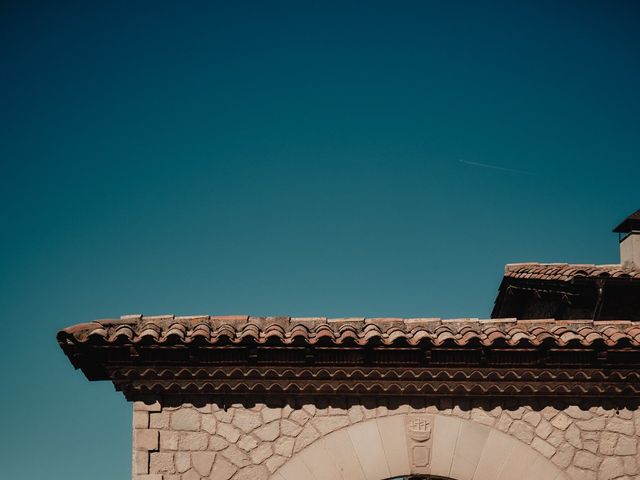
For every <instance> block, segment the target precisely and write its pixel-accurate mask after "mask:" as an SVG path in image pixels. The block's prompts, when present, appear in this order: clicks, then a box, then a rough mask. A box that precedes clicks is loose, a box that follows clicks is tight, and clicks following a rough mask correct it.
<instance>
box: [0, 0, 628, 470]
mask: <svg viewBox="0 0 640 480" xmlns="http://www.w3.org/2000/svg"><path fill="white" fill-rule="evenodd" d="M133 4H135V5H133ZM638 5H639V4H638V2H632V1H629V2H622V1H617V2H609V1H602V2H584V1H580V2H571V1H564V2H555V1H554V2H531V3H526V2H511V1H505V2H502V3H500V2H486V3H482V2H475V1H474V2H468V3H466V2H438V3H436V2H408V1H407V2H399V1H393V2H392V1H389V2H345V1H339V2H326V1H325V2H290V3H289V2H256V3H250V2H203V3H197V2H158V1H154V2H143V1H139V2H129V1H127V2H118V1H114V2H38V3H35V2H28V1H17V0H13V1H8V0H5V1H3V2H2V3H0V71H1V72H2V73H1V75H0V111H1V112H2V114H1V115H0V164H1V169H2V170H1V174H0V212H1V219H2V224H1V225H2V230H1V233H2V235H1V236H0V246H1V249H0V307H1V309H0V311H1V312H2V315H3V322H2V337H3V339H4V345H3V347H2V349H1V350H0V355H1V357H2V358H1V360H2V365H3V372H4V373H3V379H2V384H3V389H2V390H3V393H2V394H1V395H0V408H2V412H3V415H2V435H0V457H1V458H2V471H3V474H4V475H5V478H11V479H20V480H23V479H41V478H47V479H86V478H91V479H92V480H103V479H104V480H106V479H110V480H111V479H114V478H127V477H128V476H129V472H130V462H131V460H130V423H131V418H130V405H128V404H127V403H126V402H125V401H124V398H123V397H122V396H121V395H120V394H118V393H116V392H115V391H114V390H113V387H112V386H111V385H110V384H108V383H89V382H87V381H86V380H85V379H84V377H83V376H82V375H81V374H80V373H79V372H75V371H73V369H72V368H71V366H70V364H69V362H68V361H67V360H66V358H65V357H64V356H63V354H62V353H61V351H60V350H59V348H58V346H57V344H56V342H55V333H56V331H57V330H58V329H60V328H62V327H64V326H67V325H70V324H73V323H78V322H83V321H87V320H90V319H95V318H104V317H113V316H119V315H121V314H125V313H146V314H158V313H177V314H200V313H216V314H230V313H248V314H255V315H326V316H352V315H354V316H365V315H366V316H387V315H388V316H442V317H458V316H474V317H487V316H488V315H489V313H490V310H491V306H492V302H493V299H494V296H495V293H496V289H497V286H498V284H499V281H500V278H501V273H502V268H503V265H504V264H505V263H508V262H517V261H567V262H586V263H613V262H617V260H618V246H617V239H616V237H615V235H614V234H611V233H610V230H611V228H612V227H613V226H614V224H615V223H616V222H617V221H619V220H621V219H622V218H623V217H624V216H626V215H627V214H629V213H631V212H632V211H634V210H635V209H637V208H640V190H639V188H638V185H639V178H640V156H639V154H640V135H639V133H640V116H639V115H640V95H639V93H638V92H639V91H638V86H639V85H640V30H639V29H638V28H637V26H638V24H640V7H639V6H638Z"/></svg>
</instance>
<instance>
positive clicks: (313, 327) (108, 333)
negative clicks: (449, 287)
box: [58, 315, 640, 347]
mask: <svg viewBox="0 0 640 480" xmlns="http://www.w3.org/2000/svg"><path fill="white" fill-rule="evenodd" d="M196 339H201V340H202V341H205V342H208V343H209V344H220V343H222V344H224V343H227V344H228V343H230V344H239V343H242V342H243V341H251V342H255V343H258V344H264V343H266V342H267V341H274V340H277V341H279V342H281V343H282V344H285V345H286V344H291V343H293V342H296V341H298V342H299V341H302V342H305V343H307V344H309V345H315V344H317V343H319V342H324V343H330V344H335V345H342V344H349V343H350V344H354V343H355V344H356V345H366V344H369V343H371V342H375V343H376V344H379V345H383V346H384V345H391V344H393V343H394V342H406V344H408V345H418V344H431V345H433V346H442V345H444V344H446V343H448V342H453V344H455V345H459V346H464V345H468V344H470V343H474V342H479V343H480V344H482V345H484V346H491V345H493V344H494V343H496V342H500V343H501V344H505V343H506V344H507V345H510V346H515V345H523V344H529V345H531V346H539V345H542V344H543V343H551V344H555V345H556V346H560V347H561V346H566V345H569V344H572V345H582V346H589V345H592V344H594V343H602V344H604V345H606V346H609V347H612V346H616V345H617V344H618V343H621V342H625V343H627V344H630V345H632V346H636V347H637V346H640V325H638V324H637V323H634V322H630V321H592V320H571V321H561V320H558V321H556V320H553V319H539V320H515V319H492V320H478V319H452V320H440V319H434V318H424V319H415V318H414V319H399V318H393V319H386V318H385V319H364V318H350V319H336V320H334V319H326V318H322V317H320V318H313V319H309V318H289V317H248V316H234V317H216V316H211V317H203V316H199V317H174V316H154V317H145V316H137V315H136V316H126V317H122V318H121V319H120V320H96V321H94V322H89V323H83V324H79V325H74V326H71V327H69V328H65V329H64V330H62V331H60V332H59V333H58V341H59V342H60V343H61V344H62V345H64V344H92V343H101V344H104V343H117V342H119V343H122V342H124V343H128V342H130V343H132V344H137V343H140V342H143V341H144V342H146V343H148V344H163V343H165V342H177V343H183V344H189V343H191V342H193V341H196Z"/></svg>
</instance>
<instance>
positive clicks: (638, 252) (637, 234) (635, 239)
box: [613, 210, 640, 270]
mask: <svg viewBox="0 0 640 480" xmlns="http://www.w3.org/2000/svg"><path fill="white" fill-rule="evenodd" d="M613 231H614V232H616V233H618V234H619V235H620V263H621V264H622V266H623V267H624V268H629V269H632V270H640V210H638V211H636V212H635V213H632V214H631V215H629V216H628V217H627V218H625V219H624V220H623V221H622V223H621V224H620V225H618V226H617V227H616V228H614V229H613Z"/></svg>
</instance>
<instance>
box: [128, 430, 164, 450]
mask: <svg viewBox="0 0 640 480" xmlns="http://www.w3.org/2000/svg"><path fill="white" fill-rule="evenodd" d="M159 438H160V436H159V432H158V430H135V431H134V433H133V446H134V449H135V450H158V444H159Z"/></svg>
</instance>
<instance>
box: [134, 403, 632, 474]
mask: <svg viewBox="0 0 640 480" xmlns="http://www.w3.org/2000/svg"><path fill="white" fill-rule="evenodd" d="M500 405H501V402H497V403H495V404H485V405H471V404H469V403H468V401H465V400H464V399H463V400H461V401H456V402H454V401H452V400H450V399H444V400H441V401H439V402H437V405H421V404H415V403H414V404H412V405H407V404H402V403H400V404H398V405H390V404H389V403H387V402H385V401H384V400H383V401H382V402H381V403H377V402H376V401H375V400H373V399H369V400H368V401H364V402H362V404H351V405H347V403H346V401H345V403H344V404H340V402H337V403H336V402H335V401H333V405H331V406H329V405H320V404H318V402H315V404H314V403H312V402H311V401H307V402H305V401H299V402H298V407H297V408H292V407H291V406H290V405H288V404H287V405H284V406H281V407H274V406H266V405H264V404H262V403H256V404H254V405H247V406H243V405H241V404H239V403H238V404H233V405H230V406H229V407H228V408H226V409H223V408H221V407H220V406H218V404H216V403H212V404H198V403H197V402H195V401H194V404H191V403H180V404H179V405H177V406H173V404H172V403H171V402H169V401H167V400H165V401H161V402H158V401H156V402H153V403H144V402H135V403H134V412H133V428H134V430H133V478H134V479H135V480H199V479H205V478H206V479H215V480H229V479H233V480H266V479H268V478H270V477H273V478H278V479H279V480H282V479H285V480H288V479H287V478H285V476H284V474H283V475H280V471H284V469H281V470H280V471H279V469H280V467H282V466H283V465H285V463H287V462H288V461H289V460H290V459H292V458H294V457H295V456H296V455H297V454H298V453H299V452H301V451H303V450H304V449H305V448H306V447H309V448H311V447H310V446H312V445H313V444H314V442H316V441H317V440H318V439H321V438H323V437H326V436H327V435H330V434H332V432H336V431H338V430H341V429H347V428H348V427H350V426H352V425H357V424H360V423H363V422H366V421H367V420H370V419H381V418H384V417H390V416H396V415H404V416H405V417H407V418H409V417H408V416H411V415H413V414H422V415H431V416H434V417H437V418H443V417H450V418H460V419H465V420H468V422H465V424H467V423H468V424H469V425H481V426H483V428H484V429H485V430H486V431H487V432H489V431H496V432H503V433H504V434H505V435H506V436H508V437H510V438H511V439H514V440H515V441H516V442H517V443H518V445H519V444H523V445H527V446H530V449H533V450H535V452H537V453H536V454H535V455H536V456H537V457H540V458H541V459H548V462H547V463H549V465H551V464H553V466H555V468H557V469H558V471H561V472H563V473H562V475H561V476H558V477H554V478H563V479H564V478H567V479H571V480H609V479H620V480H630V479H635V480H639V479H640V468H639V467H640V457H639V455H638V437H639V436H640V413H639V412H638V410H629V409H627V408H622V409H616V408H613V407H603V406H591V407H588V408H587V407H584V408H580V407H578V406H575V405H565V404H558V405H555V406H542V405H533V406H531V405H524V406H520V405H516V404H512V405H510V406H508V407H507V406H500ZM487 427H488V428H487ZM478 431H480V430H478ZM437 434H438V433H437V432H436V433H434V435H437ZM459 435H461V434H459ZM469 435H471V436H472V435H473V434H472V433H470V434H469ZM505 435H502V437H505ZM455 441H456V440H455V439H454V444H453V445H455ZM477 441H480V440H477ZM402 442H404V440H402V441H401V442H400V443H402ZM457 442H458V443H459V444H462V440H460V438H458V440H457ZM482 442H486V435H485V437H484V440H482ZM478 445H480V446H481V444H478ZM477 449H478V447H477V446H474V447H473V448H470V450H477ZM480 450H482V448H480ZM436 455H437V454H436V452H435V451H434V452H433V455H432V458H431V462H432V463H433V462H436V461H437V459H436V458H433V457H435V456H436ZM478 455H480V454H478ZM475 462H476V463H478V462H480V463H482V460H481V459H475ZM474 469H476V467H473V468H472V469H471V474H468V473H459V474H457V476H458V477H460V478H456V477H455V476H453V473H450V475H451V476H452V478H456V480H467V479H466V478H462V477H465V476H466V477H467V478H468V479H469V480H472V479H473V480H475V479H477V478H479V477H478V476H474ZM453 470H455V469H454V468H453V467H452V472H453ZM460 472H462V470H461V471H460ZM403 473H406V474H408V473H410V472H403ZM475 473H476V474H477V475H481V474H480V473H478V472H475ZM367 480H382V478H380V479H369V478H367ZM541 480H542V479H541ZM549 480H553V479H549Z"/></svg>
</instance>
